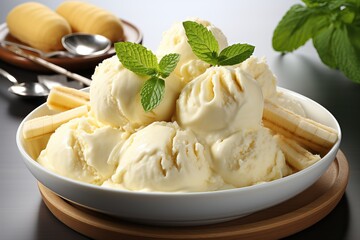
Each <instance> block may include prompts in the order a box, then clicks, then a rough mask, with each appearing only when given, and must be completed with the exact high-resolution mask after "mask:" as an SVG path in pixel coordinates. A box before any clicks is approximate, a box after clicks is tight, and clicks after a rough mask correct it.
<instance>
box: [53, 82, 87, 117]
mask: <svg viewBox="0 0 360 240" xmlns="http://www.w3.org/2000/svg"><path fill="white" fill-rule="evenodd" d="M89 101H90V96H89V93H87V92H83V91H80V90H77V89H74V88H69V87H63V86H56V87H53V88H52V89H51V91H50V94H49V96H48V98H47V101H46V103H47V105H48V107H49V108H50V109H52V110H60V111H66V110H70V109H73V108H76V107H80V106H82V105H86V104H88V103H89Z"/></svg>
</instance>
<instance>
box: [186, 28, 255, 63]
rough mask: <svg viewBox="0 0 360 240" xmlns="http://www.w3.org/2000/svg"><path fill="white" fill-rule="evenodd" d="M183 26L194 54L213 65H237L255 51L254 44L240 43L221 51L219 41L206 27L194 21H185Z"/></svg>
mask: <svg viewBox="0 0 360 240" xmlns="http://www.w3.org/2000/svg"><path fill="white" fill-rule="evenodd" d="M183 26H184V29H185V33H186V36H187V38H188V43H189V45H190V47H191V49H192V51H193V52H194V54H195V55H196V56H197V57H198V58H199V59H201V60H203V61H204V62H207V63H209V64H211V65H219V66H226V65H235V64H238V63H241V62H242V61H244V60H246V59H247V58H249V57H250V56H251V55H252V53H253V52H254V49H255V47H254V46H251V45H249V44H240V43H237V44H234V45H231V46H229V47H227V48H225V49H223V50H222V51H221V52H219V43H218V42H217V40H216V38H215V36H214V35H213V34H212V32H211V31H209V30H208V29H207V28H206V27H204V26H203V25H201V24H199V23H197V22H192V21H186V22H183Z"/></svg>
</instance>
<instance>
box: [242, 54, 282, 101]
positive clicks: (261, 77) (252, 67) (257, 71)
mask: <svg viewBox="0 0 360 240" xmlns="http://www.w3.org/2000/svg"><path fill="white" fill-rule="evenodd" d="M236 66H238V67H240V69H241V70H243V71H245V72H247V73H248V74H250V75H251V76H252V77H253V78H254V79H255V80H256V81H257V82H258V83H259V85H260V86H261V90H262V92H263V96H264V99H268V98H271V97H273V96H275V95H276V77H275V75H274V74H273V73H272V71H271V70H270V68H269V65H268V64H267V63H266V60H265V58H261V59H258V58H257V57H254V56H251V57H250V58H248V59H246V60H245V61H244V62H242V63H240V64H238V65H236Z"/></svg>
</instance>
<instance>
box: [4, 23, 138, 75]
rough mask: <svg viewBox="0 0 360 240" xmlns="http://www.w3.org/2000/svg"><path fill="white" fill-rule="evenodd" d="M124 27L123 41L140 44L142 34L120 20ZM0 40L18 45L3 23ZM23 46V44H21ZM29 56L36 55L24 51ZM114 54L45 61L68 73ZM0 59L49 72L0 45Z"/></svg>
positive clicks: (92, 64) (92, 65)
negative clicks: (64, 69)
mask: <svg viewBox="0 0 360 240" xmlns="http://www.w3.org/2000/svg"><path fill="white" fill-rule="evenodd" d="M121 21H122V22H123V26H124V35H125V39H124V40H125V41H128V42H135V43H141V42H142V39H143V34H142V32H141V31H140V29H139V28H138V27H136V26H135V25H134V24H132V23H130V22H128V21H126V20H123V19H121ZM2 40H7V41H11V42H16V43H20V42H19V40H17V39H16V38H14V37H13V36H12V35H11V34H10V33H9V29H8V27H7V25H6V23H3V24H1V25H0V42H1V41H2ZM21 44H24V43H21ZM24 45H26V44H24ZM26 52H27V53H29V54H33V55H36V53H33V52H31V51H26ZM114 54H115V50H114V48H111V49H110V50H109V51H108V52H106V53H104V54H101V55H97V56H90V57H73V58H68V57H58V58H46V60H47V61H49V62H51V63H54V64H56V65H59V66H61V67H63V68H66V69H67V70H69V71H77V70H84V69H92V68H94V67H95V66H96V65H97V64H98V63H100V62H101V61H102V60H104V59H105V58H109V57H110V56H112V55H114ZM0 59H1V60H3V61H5V62H7V63H10V64H12V65H15V66H18V67H21V68H25V69H29V70H34V71H41V72H49V70H48V69H46V68H44V67H42V66H40V65H38V64H36V63H34V62H32V61H30V60H28V59H26V58H23V57H21V56H18V55H16V54H14V53H12V52H10V51H9V50H7V49H6V48H5V47H3V46H1V45H0Z"/></svg>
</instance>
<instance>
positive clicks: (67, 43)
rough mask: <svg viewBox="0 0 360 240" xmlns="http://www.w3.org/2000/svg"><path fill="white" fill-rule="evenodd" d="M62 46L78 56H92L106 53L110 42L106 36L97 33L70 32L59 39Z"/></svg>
mask: <svg viewBox="0 0 360 240" xmlns="http://www.w3.org/2000/svg"><path fill="white" fill-rule="evenodd" d="M61 43H62V45H63V46H64V48H65V49H66V50H67V51H68V52H70V53H72V54H74V55H80V56H89V55H91V56H93V55H100V54H103V53H106V52H107V51H108V50H109V49H110V47H111V42H110V40H109V39H108V38H106V37H104V36H102V35H97V34H86V33H72V34H68V35H65V36H64V37H63V38H62V39H61Z"/></svg>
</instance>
